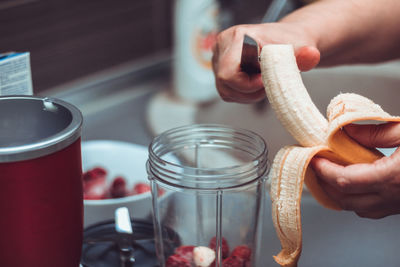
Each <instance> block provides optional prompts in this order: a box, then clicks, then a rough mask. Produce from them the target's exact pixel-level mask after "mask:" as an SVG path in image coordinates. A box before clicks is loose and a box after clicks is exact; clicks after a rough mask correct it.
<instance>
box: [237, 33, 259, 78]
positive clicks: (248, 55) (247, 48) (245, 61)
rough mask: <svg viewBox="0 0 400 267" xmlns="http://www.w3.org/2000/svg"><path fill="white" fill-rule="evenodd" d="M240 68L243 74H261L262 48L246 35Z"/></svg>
mask: <svg viewBox="0 0 400 267" xmlns="http://www.w3.org/2000/svg"><path fill="white" fill-rule="evenodd" d="M240 68H241V70H242V71H243V72H246V73H247V74H250V75H251V74H257V73H261V70H260V48H259V46H258V44H257V42H256V41H255V40H254V39H253V38H251V37H250V36H248V35H247V34H245V35H244V38H243V46H242V56H241V59H240Z"/></svg>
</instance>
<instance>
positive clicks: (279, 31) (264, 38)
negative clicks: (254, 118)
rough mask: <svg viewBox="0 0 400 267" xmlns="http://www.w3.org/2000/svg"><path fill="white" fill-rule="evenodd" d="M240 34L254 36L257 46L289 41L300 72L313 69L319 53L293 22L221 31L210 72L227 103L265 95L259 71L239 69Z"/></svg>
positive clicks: (305, 33)
mask: <svg viewBox="0 0 400 267" xmlns="http://www.w3.org/2000/svg"><path fill="white" fill-rule="evenodd" d="M244 34H247V35H249V36H251V37H252V38H254V39H255V40H256V41H257V43H258V45H259V46H260V47H262V46H264V45H266V44H271V43H281V44H284V43H285V44H293V45H294V47H295V54H296V59H297V64H298V66H299V69H300V70H301V71H307V70H310V69H312V68H314V67H315V66H316V65H317V64H318V62H319V59H320V53H319V51H318V49H317V48H315V45H314V43H313V41H312V40H311V39H312V38H309V37H307V36H308V35H307V32H306V31H305V30H302V29H298V28H296V27H295V25H294V24H286V23H267V24H257V25H238V26H234V27H231V28H229V29H227V30H225V31H223V32H221V33H220V34H219V35H218V37H217V41H216V44H215V45H214V48H213V52H214V54H213V59H212V63H213V64H212V65H213V71H214V74H215V81H216V87H217V90H218V92H219V94H220V96H221V97H222V99H223V100H225V101H227V102H239V103H252V102H257V101H260V100H262V99H263V98H264V97H265V91H264V86H263V83H262V80H261V75H260V74H252V75H248V74H247V73H245V72H242V71H241V69H240V59H241V53H242V44H243V38H244Z"/></svg>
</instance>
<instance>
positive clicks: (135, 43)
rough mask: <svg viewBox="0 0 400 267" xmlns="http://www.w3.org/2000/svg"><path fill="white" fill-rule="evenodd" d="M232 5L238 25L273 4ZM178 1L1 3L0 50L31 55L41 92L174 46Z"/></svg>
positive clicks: (265, 1) (18, 0)
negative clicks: (174, 23) (174, 17)
mask: <svg viewBox="0 0 400 267" xmlns="http://www.w3.org/2000/svg"><path fill="white" fill-rule="evenodd" d="M225 2H232V4H231V6H232V8H231V9H230V10H231V11H232V15H233V17H234V20H235V23H250V22H252V21H257V17H259V16H262V15H263V14H264V13H265V11H266V9H267V7H268V4H269V1H268V0H250V1H237V0H232V1H225ZM173 14H174V1H173V0H96V1H95V0H80V1H76V0H10V1H1V2H0V36H1V39H0V52H8V51H30V53H31V65H32V78H33V85H34V90H35V92H36V93H38V92H43V91H46V90H50V89H53V88H55V87H59V86H60V85H62V84H64V83H67V82H71V81H72V80H76V79H80V78H82V77H85V76H87V75H91V74H94V73H97V72H99V71H102V70H107V69H109V68H112V67H115V66H118V65H121V64H127V63H131V62H132V61H133V62H134V61H137V60H143V59H145V58H147V57H154V56H155V55H160V54H163V56H166V55H170V54H171V51H172V46H173V31H174V27H173Z"/></svg>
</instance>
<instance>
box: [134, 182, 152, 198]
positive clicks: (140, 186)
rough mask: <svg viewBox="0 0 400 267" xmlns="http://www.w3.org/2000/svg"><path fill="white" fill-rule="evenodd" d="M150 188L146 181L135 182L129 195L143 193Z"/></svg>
mask: <svg viewBox="0 0 400 267" xmlns="http://www.w3.org/2000/svg"><path fill="white" fill-rule="evenodd" d="M150 190H151V189H150V185H148V184H146V183H136V184H135V186H134V187H133V190H132V192H131V195H138V194H143V193H146V192H149V191H150Z"/></svg>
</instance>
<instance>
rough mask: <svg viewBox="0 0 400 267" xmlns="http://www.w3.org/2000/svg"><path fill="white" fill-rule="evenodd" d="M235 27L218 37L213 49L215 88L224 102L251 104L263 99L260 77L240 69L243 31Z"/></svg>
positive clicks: (240, 27) (242, 27)
mask: <svg viewBox="0 0 400 267" xmlns="http://www.w3.org/2000/svg"><path fill="white" fill-rule="evenodd" d="M246 28H247V26H236V27H232V28H230V29H228V30H226V31H223V32H221V33H220V34H219V35H218V38H217V43H216V44H215V46H214V48H213V58H212V66H213V71H214V74H215V81H216V86H217V89H218V93H219V94H220V96H221V98H222V99H224V100H225V101H235V102H239V103H252V102H257V101H260V100H261V99H263V98H264V97H265V92H264V86H263V83H262V80H261V75H260V74H256V75H248V74H247V73H244V72H242V71H241V69H240V57H241V50H242V43H243V36H244V32H245V31H244V30H245V29H246Z"/></svg>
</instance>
